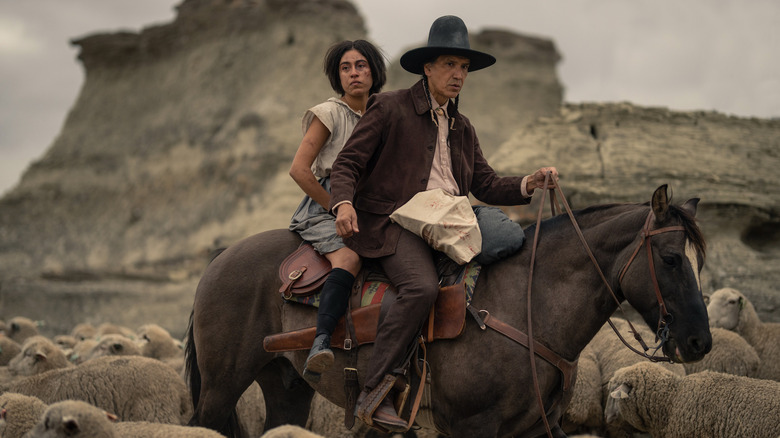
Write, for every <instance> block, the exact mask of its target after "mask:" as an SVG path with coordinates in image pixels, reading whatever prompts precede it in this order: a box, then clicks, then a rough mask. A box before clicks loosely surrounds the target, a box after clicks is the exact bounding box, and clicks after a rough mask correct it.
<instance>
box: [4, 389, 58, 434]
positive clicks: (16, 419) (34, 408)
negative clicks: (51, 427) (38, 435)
mask: <svg viewBox="0 0 780 438" xmlns="http://www.w3.org/2000/svg"><path fill="white" fill-rule="evenodd" d="M47 407H48V406H46V403H44V402H42V401H41V400H40V399H39V398H37V397H30V396H27V395H22V394H15V393H10V392H9V393H5V394H0V412H2V414H0V417H2V420H0V437H3V438H21V437H22V436H24V434H25V433H27V431H29V430H30V429H32V428H33V426H35V424H36V423H37V422H38V419H39V418H40V417H41V415H42V414H43V412H44V411H45V410H46V408H47Z"/></svg>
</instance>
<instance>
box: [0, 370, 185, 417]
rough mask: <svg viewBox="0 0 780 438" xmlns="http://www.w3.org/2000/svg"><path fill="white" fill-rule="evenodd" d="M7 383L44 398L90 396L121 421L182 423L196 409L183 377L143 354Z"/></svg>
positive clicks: (15, 390) (16, 389)
mask: <svg viewBox="0 0 780 438" xmlns="http://www.w3.org/2000/svg"><path fill="white" fill-rule="evenodd" d="M9 389H10V390H11V391H14V392H19V393H23V394H27V395H32V396H35V397H38V398H40V399H41V400H43V401H44V402H46V403H55V402H58V401H62V400H67V399H74V400H83V401H87V402H89V403H91V404H93V405H95V406H97V407H99V408H101V409H104V410H106V411H108V412H111V413H114V414H116V415H117V416H118V417H119V418H120V419H121V420H123V421H150V422H155V423H170V424H183V422H185V421H187V420H189V417H190V416H191V415H192V406H191V404H190V401H189V395H188V391H187V387H186V385H185V383H184V380H183V379H182V378H181V377H179V376H178V375H177V374H176V372H175V371H174V370H173V369H172V368H170V367H169V366H167V365H165V364H163V363H162V362H160V361H157V360H154V359H149V358H146V357H142V356H107V357H99V358H95V359H92V360H88V361H86V362H84V363H83V364H81V365H78V366H76V367H73V368H65V369H59V370H52V371H47V372H45V373H42V374H38V375H35V376H30V377H26V378H22V379H20V380H18V381H16V382H14V383H13V384H12V385H11V386H10V388H9Z"/></svg>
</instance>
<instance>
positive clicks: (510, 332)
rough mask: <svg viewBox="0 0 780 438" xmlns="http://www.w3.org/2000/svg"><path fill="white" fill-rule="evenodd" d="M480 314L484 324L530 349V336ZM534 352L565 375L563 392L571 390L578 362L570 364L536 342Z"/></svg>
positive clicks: (485, 312) (488, 313) (481, 312)
mask: <svg viewBox="0 0 780 438" xmlns="http://www.w3.org/2000/svg"><path fill="white" fill-rule="evenodd" d="M479 313H480V314H481V315H482V314H484V315H485V316H484V317H483V318H482V322H483V323H484V324H485V325H487V326H488V327H490V328H492V329H493V330H495V331H497V332H499V333H501V334H502V335H504V336H506V337H507V338H509V339H511V340H513V341H515V342H517V343H518V344H520V345H522V346H524V347H526V348H529V347H528V335H526V334H525V333H523V332H521V331H520V330H518V329H516V328H514V327H512V326H511V325H509V324H507V323H505V322H504V321H501V320H500V319H498V318H495V317H493V316H492V315H491V314H490V312H488V311H487V310H481V311H480V312H479ZM534 350H535V353H536V354H537V355H538V356H539V357H541V358H542V359H544V360H546V361H547V362H549V363H550V364H552V365H553V366H555V367H556V368H558V369H559V370H560V371H561V374H563V390H564V391H568V390H569V389H570V388H571V385H572V381H573V380H574V373H575V372H576V370H577V361H574V362H570V361H568V360H566V359H564V358H562V357H561V356H559V355H558V354H557V353H555V352H554V351H552V350H550V349H549V348H547V347H546V346H544V345H543V344H541V343H540V342H538V341H536V340H534Z"/></svg>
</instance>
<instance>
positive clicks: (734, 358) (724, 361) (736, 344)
mask: <svg viewBox="0 0 780 438" xmlns="http://www.w3.org/2000/svg"><path fill="white" fill-rule="evenodd" d="M710 332H711V333H712V350H711V351H710V352H709V353H707V355H706V356H704V359H702V360H700V361H698V362H690V363H684V364H683V366H684V367H685V372H686V373H687V374H693V373H698V372H702V371H705V370H709V371H717V372H721V373H728V374H734V375H736V376H752V375H755V373H756V370H757V369H758V367H759V364H760V361H761V360H760V359H759V357H758V353H757V352H756V349H755V348H753V347H752V346H751V345H750V344H749V343H748V342H747V341H746V340H745V339H744V338H743V337H742V336H740V335H738V334H737V333H734V332H732V331H730V330H726V329H723V328H718V327H712V328H710Z"/></svg>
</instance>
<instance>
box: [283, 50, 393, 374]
mask: <svg viewBox="0 0 780 438" xmlns="http://www.w3.org/2000/svg"><path fill="white" fill-rule="evenodd" d="M324 70H325V74H326V75H327V76H328V79H329V80H330V85H331V87H332V88H333V90H334V91H335V92H336V93H338V94H339V95H340V96H341V97H339V98H335V97H332V98H330V99H328V100H327V101H326V102H323V103H321V104H319V105H317V106H315V107H312V108H310V109H309V110H308V111H306V114H305V115H304V116H303V122H302V125H303V131H304V136H303V140H302V141H301V144H300V146H298V152H296V154H295V158H293V163H292V166H291V167H290V176H291V177H292V178H293V179H294V180H295V182H296V183H298V185H299V186H300V187H301V189H303V191H304V192H305V193H306V196H305V197H304V198H303V201H301V204H300V205H299V206H298V210H296V212H295V214H294V215H293V218H292V221H291V223H290V230H291V231H296V232H298V234H300V235H301V238H303V240H305V241H307V242H309V243H311V244H312V245H313V246H314V248H315V249H316V250H317V252H319V253H320V254H322V255H324V256H325V257H326V258H327V259H328V260H329V261H330V263H331V266H332V268H333V270H332V271H331V273H330V275H329V276H328V279H327V280H326V281H325V284H324V285H323V287H322V292H321V293H320V306H319V310H318V312H317V333H316V337H315V339H314V344H313V345H312V347H311V351H310V352H309V356H308V358H307V359H306V365H305V366H304V370H303V377H304V378H305V379H306V380H307V381H309V382H310V383H317V382H318V381H319V380H320V376H321V373H322V372H323V371H324V370H325V369H327V368H328V367H330V366H331V365H332V364H333V359H334V357H333V352H332V351H331V350H330V337H331V335H332V334H333V330H334V329H335V327H336V323H337V322H338V320H339V319H340V318H341V317H342V316H343V315H344V312H345V311H346V309H347V302H348V299H349V294H350V291H351V289H352V283H353V282H354V281H355V276H356V275H357V273H358V271H359V270H360V257H359V256H358V255H357V254H356V253H355V252H354V251H352V250H351V249H349V248H347V247H346V246H344V242H343V241H342V240H341V237H339V236H338V235H337V234H336V225H335V219H336V218H335V217H334V216H333V215H332V214H330V213H329V212H328V205H329V204H330V170H331V166H332V165H333V161H334V160H335V159H336V155H338V153H339V151H341V148H343V147H344V143H346V141H347V139H348V138H349V136H350V134H352V129H353V128H354V127H355V125H356V124H357V122H358V120H360V116H361V115H362V114H363V113H364V112H365V110H366V102H367V101H368V97H369V96H370V95H371V94H374V93H376V92H378V91H379V90H381V89H382V86H383V85H384V84H385V79H386V72H385V62H384V58H383V57H382V54H381V52H380V51H379V50H378V49H377V48H376V47H374V46H373V45H372V44H371V43H369V42H367V41H364V40H356V41H342V42H340V43H337V44H335V45H334V46H332V47H331V48H330V49H329V50H328V53H327V54H326V55H325V62H324Z"/></svg>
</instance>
